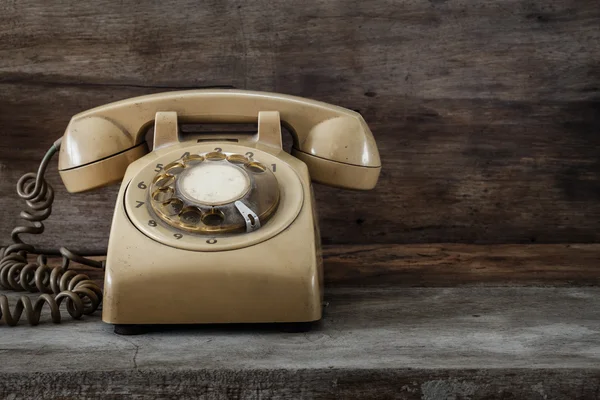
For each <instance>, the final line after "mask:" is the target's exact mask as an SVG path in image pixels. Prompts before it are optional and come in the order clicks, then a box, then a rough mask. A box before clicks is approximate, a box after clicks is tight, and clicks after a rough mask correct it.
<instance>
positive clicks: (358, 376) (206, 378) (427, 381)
mask: <svg viewBox="0 0 600 400" xmlns="http://www.w3.org/2000/svg"><path fill="white" fill-rule="evenodd" d="M0 378H1V379H2V380H1V381H0V395H4V396H6V397H7V398H9V399H14V400H22V399H30V398H36V399H65V398H78V399H102V400H120V399H132V400H137V399H146V398H152V399H161V400H162V399H164V400H172V399H181V400H188V399H189V400H192V399H193V400H196V399H202V400H229V399H234V400H260V399H290V400H296V399H331V400H336V399H374V400H376V399H386V400H387V399H401V400H447V399H461V400H462V399H469V400H492V399H501V400H504V399H545V400H572V399H580V400H585V399H597V398H598V393H600V372H598V370H597V369H589V370H582V369H558V368H557V369H526V370H523V369H504V368H503V369H469V370H464V369H456V368H452V369H450V368H449V369H441V368H440V369H433V370H419V369H417V370H415V369H401V368H398V369H385V370H371V369H365V370H348V369H335V368H324V369H318V370H299V371H286V370H279V369H273V370H218V371H214V370H175V371H171V370H143V371H124V372H123V371H119V372H116V373H111V372H105V371H102V372H97V371H87V372H85V373H81V372H79V371H72V372H60V373H25V372H24V373H21V374H4V373H0Z"/></svg>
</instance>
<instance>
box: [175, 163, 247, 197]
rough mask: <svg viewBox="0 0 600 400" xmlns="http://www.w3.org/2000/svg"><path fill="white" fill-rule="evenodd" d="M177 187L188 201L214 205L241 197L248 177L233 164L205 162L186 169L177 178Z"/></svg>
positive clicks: (244, 192) (245, 189) (244, 191)
mask: <svg viewBox="0 0 600 400" xmlns="http://www.w3.org/2000/svg"><path fill="white" fill-rule="evenodd" d="M177 189H178V190H179V192H180V193H181V194H182V195H183V196H184V197H186V198H187V199H188V200H190V201H193V202H198V203H202V204H208V205H214V206H216V205H221V204H227V203H231V202H233V201H235V200H237V199H240V198H242V197H243V196H244V195H245V194H246V193H247V192H248V190H249V189H250V179H249V178H248V175H247V174H246V173H245V172H244V171H242V170H241V169H240V168H238V167H235V166H233V165H228V164H222V163H214V164H212V163H210V162H206V163H202V164H199V165H196V166H194V167H191V168H188V169H186V170H185V171H184V172H183V173H182V174H181V175H180V176H179V178H177Z"/></svg>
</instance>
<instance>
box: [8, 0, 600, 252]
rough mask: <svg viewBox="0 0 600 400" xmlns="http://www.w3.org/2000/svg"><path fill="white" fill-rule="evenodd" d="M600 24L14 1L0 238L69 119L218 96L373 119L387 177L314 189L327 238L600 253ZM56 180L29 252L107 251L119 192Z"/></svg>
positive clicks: (388, 4) (528, 13)
mask: <svg viewBox="0 0 600 400" xmlns="http://www.w3.org/2000/svg"><path fill="white" fill-rule="evenodd" d="M599 20H600V5H599V3H598V0H579V1H567V0H562V1H558V0H505V1H500V0H494V1H475V0H463V1H459V0H447V1H444V0H431V1H425V0H419V1H417V0H407V1H384V0H377V1H358V0H351V1H342V0H323V1H317V0H307V1H302V2H299V1H279V2H271V1H266V0H260V1H253V2H238V1H233V0H223V1H207V2H197V1H169V2H166V1H147V2H137V1H119V2H117V1H95V2H81V1H64V0H60V1H52V2H47V1H44V0H29V1H22V0H21V1H11V0H9V1H6V0H5V1H1V2H0V134H1V138H2V140H1V141H0V221H1V222H0V237H1V238H5V239H2V240H0V242H4V243H8V241H9V233H10V230H11V229H12V227H13V226H14V225H15V224H17V223H18V214H19V211H20V210H21V209H22V206H23V203H22V201H21V200H19V199H18V197H17V195H16V194H15V189H14V188H15V184H16V181H17V180H18V178H19V177H20V176H21V175H22V174H23V173H25V172H28V171H34V170H35V169H37V166H38V163H39V161H40V159H41V157H42V156H43V154H44V153H45V151H46V150H47V148H48V147H49V146H50V145H51V144H52V142H53V141H54V140H55V139H56V138H58V137H59V136H60V135H61V134H62V133H63V131H64V129H65V127H66V126H67V123H68V121H69V119H70V117H71V116H72V115H73V114H76V113H78V112H80V111H83V110H86V109H88V108H91V107H94V106H98V105H101V104H104V103H107V102H112V101H115V100H119V99H123V98H127V97H132V96H138V95H143V94H149V93H157V92H161V91H168V90H178V89H192V88H198V87H204V86H213V85H231V86H235V87H237V88H246V89H252V90H265V91H274V92H281V93H287V94H293V95H299V96H305V97H310V98H313V99H317V100H322V101H326V102H330V103H333V104H337V105H340V106H343V107H347V108H351V109H354V110H357V111H360V112H361V114H362V115H363V116H364V118H365V120H366V121H367V123H368V124H369V125H370V127H371V129H372V131H373V134H374V135H375V138H376V140H377V143H378V145H379V149H380V153H381V158H382V163H383V170H382V175H381V180H380V183H379V185H378V187H377V189H376V190H374V191H371V192H352V191H342V190H338V189H332V188H328V187H324V186H321V185H315V186H316V196H317V200H318V202H319V211H320V217H321V230H322V236H323V241H324V242H325V243H336V244H344V243H348V244H356V243H419V242H423V243H432V242H464V243H533V242H535V243H559V242H560V243H569V242H598V241H599V239H600V229H599V228H600V201H599V200H600V180H599V177H600V132H599V131H600V44H599V43H600V27H599V25H598V21H599ZM55 163H56V160H55V161H54V162H53V165H55ZM49 179H50V181H51V182H52V183H53V184H54V186H55V188H56V189H57V196H56V197H57V199H56V201H55V207H54V213H53V216H52V217H51V218H50V219H49V220H48V221H47V229H46V234H45V235H43V236H42V237H39V238H35V239H34V240H32V241H33V242H34V243H36V244H39V245H41V246H42V247H57V246H59V245H67V246H71V247H73V248H75V249H79V250H93V251H103V250H104V249H105V248H106V245H107V240H108V234H109V227H110V222H111V218H112V209H113V207H114V201H115V199H116V192H117V189H118V185H115V186H113V187H109V188H104V189H101V190H97V191H94V192H90V193H85V194H76V195H70V194H68V193H66V191H65V190H64V187H62V184H61V183H60V180H59V178H58V174H57V172H56V168H55V167H52V168H51V173H50V174H49Z"/></svg>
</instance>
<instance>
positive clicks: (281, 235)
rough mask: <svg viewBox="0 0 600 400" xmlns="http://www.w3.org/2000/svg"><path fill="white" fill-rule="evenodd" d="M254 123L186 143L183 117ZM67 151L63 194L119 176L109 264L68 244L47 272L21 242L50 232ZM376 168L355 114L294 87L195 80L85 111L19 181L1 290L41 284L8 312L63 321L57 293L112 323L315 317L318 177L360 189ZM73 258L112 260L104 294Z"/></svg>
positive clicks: (10, 320) (0, 268)
mask: <svg viewBox="0 0 600 400" xmlns="http://www.w3.org/2000/svg"><path fill="white" fill-rule="evenodd" d="M256 121H258V132H257V133H256V134H252V135H239V134H238V135H215V134H207V135H205V136H202V137H200V138H199V139H195V140H192V141H190V140H188V141H181V137H180V132H179V127H180V125H181V124H183V123H238V122H239V123H246V122H254V123H256ZM282 124H284V126H285V127H287V128H288V129H289V130H290V132H291V133H292V136H293V140H294V144H293V148H292V154H291V155H290V154H289V153H287V152H285V151H284V150H283V149H282V136H281V125H282ZM152 125H153V126H154V146H153V151H152V152H150V153H148V149H147V144H146V141H145V134H146V132H147V131H148V130H149V128H151V127H152ZM59 147H60V156H59V163H58V168H59V172H60V176H61V178H62V181H63V183H64V184H65V186H66V188H67V190H68V191H69V192H81V191H85V190H90V189H94V188H97V187H100V186H104V185H108V184H111V183H114V182H118V181H122V183H121V189H120V191H119V194H118V198H117V204H116V207H115V212H114V216H113V220H112V228H111V231H110V238H109V243H108V254H107V258H106V261H105V263H98V262H94V261H91V260H87V259H85V258H83V257H80V256H77V255H75V254H73V253H71V252H69V251H68V250H66V249H64V248H63V249H61V253H62V254H63V259H64V262H63V266H62V268H55V269H51V268H49V267H48V266H47V265H46V259H45V258H44V257H43V256H39V257H38V259H37V261H35V262H33V261H31V260H30V259H28V258H27V252H34V251H35V249H34V247H33V246H31V245H29V244H25V243H23V241H22V240H21V239H20V238H19V234H20V233H40V232H39V231H40V229H41V230H43V225H42V224H41V221H42V220H43V219H45V218H47V217H48V215H49V214H50V212H49V210H50V205H51V203H52V199H53V192H52V188H51V187H50V186H49V185H48V183H47V182H46V181H45V180H44V178H43V174H44V171H45V169H46V167H47V165H48V162H49V160H50V158H51V157H52V155H53V154H54V153H55V152H56V151H58V148H59ZM380 169H381V164H380V159H379V153H378V151H377V146H376V144H375V140H374V138H373V135H372V134H371V131H370V130H369V128H368V126H367V125H366V123H365V121H364V120H363V118H362V117H361V116H360V115H359V114H358V113H356V112H353V111H350V110H347V109H344V108H341V107H337V106H333V105H330V104H326V103H321V102H317V101H312V100H308V99H304V98H300V97H294V96H287V95H281V94H275V93H263V92H252V91H243V90H229V89H221V90H190V91H180V92H170V93H160V94H155V95H149V96H142V97H137V98H132V99H128V100H123V101H118V102H115V103H111V104H107V105H104V106H101V107H97V108H94V109H91V110H89V111H86V112H83V113H80V114H77V115H75V116H74V117H73V118H72V119H71V122H70V123H69V125H68V127H67V129H66V132H65V134H64V136H63V137H62V138H61V139H59V140H58V141H57V142H56V143H55V145H54V146H53V147H52V149H51V150H50V151H49V152H48V153H47V155H46V157H44V160H43V161H42V163H41V165H40V169H39V171H38V174H27V175H25V176H24V177H23V178H21V180H20V181H19V183H18V185H17V186H18V192H19V195H20V196H21V197H22V198H24V199H26V200H27V201H28V204H29V205H30V207H31V208H32V211H31V212H30V213H27V212H26V213H25V214H27V215H23V213H22V216H23V217H24V218H25V219H27V220H29V221H30V222H31V223H32V225H30V226H29V227H18V228H16V229H15V230H14V231H13V235H12V237H13V241H14V242H15V243H14V244H13V245H11V246H9V247H7V248H5V249H3V251H2V254H1V258H2V260H1V261H0V286H3V287H4V288H7V289H14V290H30V291H40V292H43V293H44V294H42V296H40V298H39V299H37V300H36V302H35V303H34V304H32V303H31V301H30V300H29V299H28V298H27V297H22V298H21V299H20V300H19V301H18V302H17V305H16V308H15V311H14V312H13V313H12V314H11V311H10V309H9V307H8V302H7V299H6V297H4V296H2V297H0V307H1V309H0V311H1V312H2V317H3V319H4V322H5V323H7V324H9V325H14V324H16V323H17V322H18V320H19V318H20V316H21V314H22V312H23V311H25V315H26V316H27V319H28V320H29V322H30V323H32V324H37V322H38V321H39V317H40V312H41V310H42V308H43V306H44V304H48V305H49V307H50V310H51V315H52V319H53V320H54V321H55V322H59V321H60V310H59V306H60V304H61V303H62V302H63V301H65V302H66V304H67V311H68V312H69V313H70V314H71V315H72V316H73V317H75V318H79V317H80V316H81V315H82V314H89V313H92V312H94V311H95V310H96V309H97V308H98V307H99V305H100V302H101V301H102V302H103V304H102V319H103V321H105V322H107V323H111V324H115V326H116V329H115V331H116V332H117V333H128V331H127V329H126V328H131V327H135V326H138V325H146V324H198V323H263V322H265V323H276V322H281V323H303V322H304V323H310V322H312V321H317V320H319V319H320V318H321V313H322V296H323V288H322V284H323V273H322V263H321V256H320V238H319V229H318V225H317V218H316V215H315V204H314V198H313V195H312V186H311V180H313V181H315V182H319V183H323V184H326V185H330V186H335V187H340V188H347V189H364V190H366V189H371V188H373V187H374V186H375V184H376V183H377V179H378V177H379V172H380ZM46 214H47V215H46ZM40 226H41V228H40ZM36 227H37V228H36ZM28 229H29V230H28ZM36 229H37V231H36ZM34 231H35V232H34ZM69 260H73V261H76V262H82V263H85V264H88V265H92V266H97V267H105V281H104V282H105V287H104V294H102V291H101V290H100V288H99V287H98V286H97V285H96V284H95V283H94V282H93V281H90V280H89V279H88V278H87V276H85V275H83V274H76V273H74V272H72V271H71V270H68V264H69Z"/></svg>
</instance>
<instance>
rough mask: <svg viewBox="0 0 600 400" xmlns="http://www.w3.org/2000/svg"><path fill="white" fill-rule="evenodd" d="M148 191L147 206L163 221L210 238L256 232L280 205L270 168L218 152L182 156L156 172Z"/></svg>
mask: <svg viewBox="0 0 600 400" xmlns="http://www.w3.org/2000/svg"><path fill="white" fill-rule="evenodd" d="M148 189H149V190H148V196H149V202H148V203H149V204H150V207H151V209H152V211H153V212H154V214H156V215H157V216H158V217H159V218H160V219H161V220H162V221H164V222H165V223H167V224H168V225H170V226H173V227H175V228H177V229H180V230H184V231H188V232H195V233H206V234H211V235H214V234H220V233H232V232H252V231H255V230H257V229H259V228H260V227H261V225H262V224H264V223H265V222H267V221H268V220H269V218H270V217H271V216H272V215H273V213H274V212H275V210H276V209H277V206H278V204H279V187H278V184H277V179H276V178H275V175H274V174H273V172H271V170H270V169H268V168H266V167H265V165H263V164H261V163H260V162H259V161H256V160H254V159H249V158H248V157H246V156H244V155H242V154H235V153H227V152H221V151H218V152H217V151H213V152H208V153H197V154H186V155H185V156H183V157H182V158H180V159H178V160H175V161H173V162H171V163H170V164H168V165H166V166H165V167H164V169H163V170H162V171H160V172H159V173H157V174H156V176H155V177H154V179H153V180H152V184H151V185H150V187H149V188H148Z"/></svg>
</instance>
